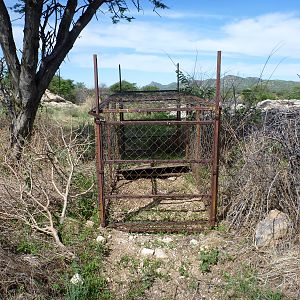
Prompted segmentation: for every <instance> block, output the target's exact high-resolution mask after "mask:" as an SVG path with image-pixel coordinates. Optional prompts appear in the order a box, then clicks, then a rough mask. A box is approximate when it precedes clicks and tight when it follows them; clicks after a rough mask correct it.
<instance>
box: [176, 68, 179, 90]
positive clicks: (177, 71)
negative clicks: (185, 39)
mask: <svg viewBox="0 0 300 300" xmlns="http://www.w3.org/2000/svg"><path fill="white" fill-rule="evenodd" d="M176 73H177V92H179V63H177V70H176Z"/></svg>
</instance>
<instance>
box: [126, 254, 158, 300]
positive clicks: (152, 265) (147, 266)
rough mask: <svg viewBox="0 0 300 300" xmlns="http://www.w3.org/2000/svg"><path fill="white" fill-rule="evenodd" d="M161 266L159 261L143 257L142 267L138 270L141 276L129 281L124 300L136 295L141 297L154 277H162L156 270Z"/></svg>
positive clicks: (132, 299) (133, 297)
mask: <svg viewBox="0 0 300 300" xmlns="http://www.w3.org/2000/svg"><path fill="white" fill-rule="evenodd" d="M160 266H161V261H159V260H151V259H145V260H144V261H143V267H142V269H141V270H140V273H141V278H140V279H139V280H138V281H136V282H133V283H131V285H130V287H129V290H128V293H127V297H126V300H134V299H136V298H137V297H143V296H144V295H145V293H146V291H147V290H148V289H150V288H151V287H152V285H153V283H154V281H155V279H156V278H162V277H163V275H162V274H160V273H158V272H157V269H158V268H159V267H160Z"/></svg>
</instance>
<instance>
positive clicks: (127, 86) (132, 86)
mask: <svg viewBox="0 0 300 300" xmlns="http://www.w3.org/2000/svg"><path fill="white" fill-rule="evenodd" d="M121 86H122V91H137V90H138V87H137V86H136V83H131V82H128V81H126V80H122V81H121ZM109 90H110V91H111V92H113V93H117V92H119V91H120V83H119V82H116V83H114V84H113V85H111V86H110V87H109Z"/></svg>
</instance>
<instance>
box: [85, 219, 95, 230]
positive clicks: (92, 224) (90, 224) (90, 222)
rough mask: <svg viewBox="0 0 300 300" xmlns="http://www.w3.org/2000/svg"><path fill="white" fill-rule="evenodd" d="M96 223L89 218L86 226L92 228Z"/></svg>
mask: <svg viewBox="0 0 300 300" xmlns="http://www.w3.org/2000/svg"><path fill="white" fill-rule="evenodd" d="M94 225H95V223H94V222H93V221H91V220H87V221H86V222H85V227H88V228H92V227H93V226H94Z"/></svg>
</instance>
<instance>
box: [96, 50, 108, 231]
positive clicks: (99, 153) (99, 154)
mask: <svg viewBox="0 0 300 300" xmlns="http://www.w3.org/2000/svg"><path fill="white" fill-rule="evenodd" d="M93 61H94V84H95V104H96V114H97V117H96V118H95V138H96V170H97V183H98V208H99V219H100V224H101V226H103V227H105V225H106V223H105V199H104V162H103V145H102V125H101V122H100V118H99V112H100V109H99V105H100V103H99V101H100V93H99V83H98V63H97V55H96V54H94V55H93Z"/></svg>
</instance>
